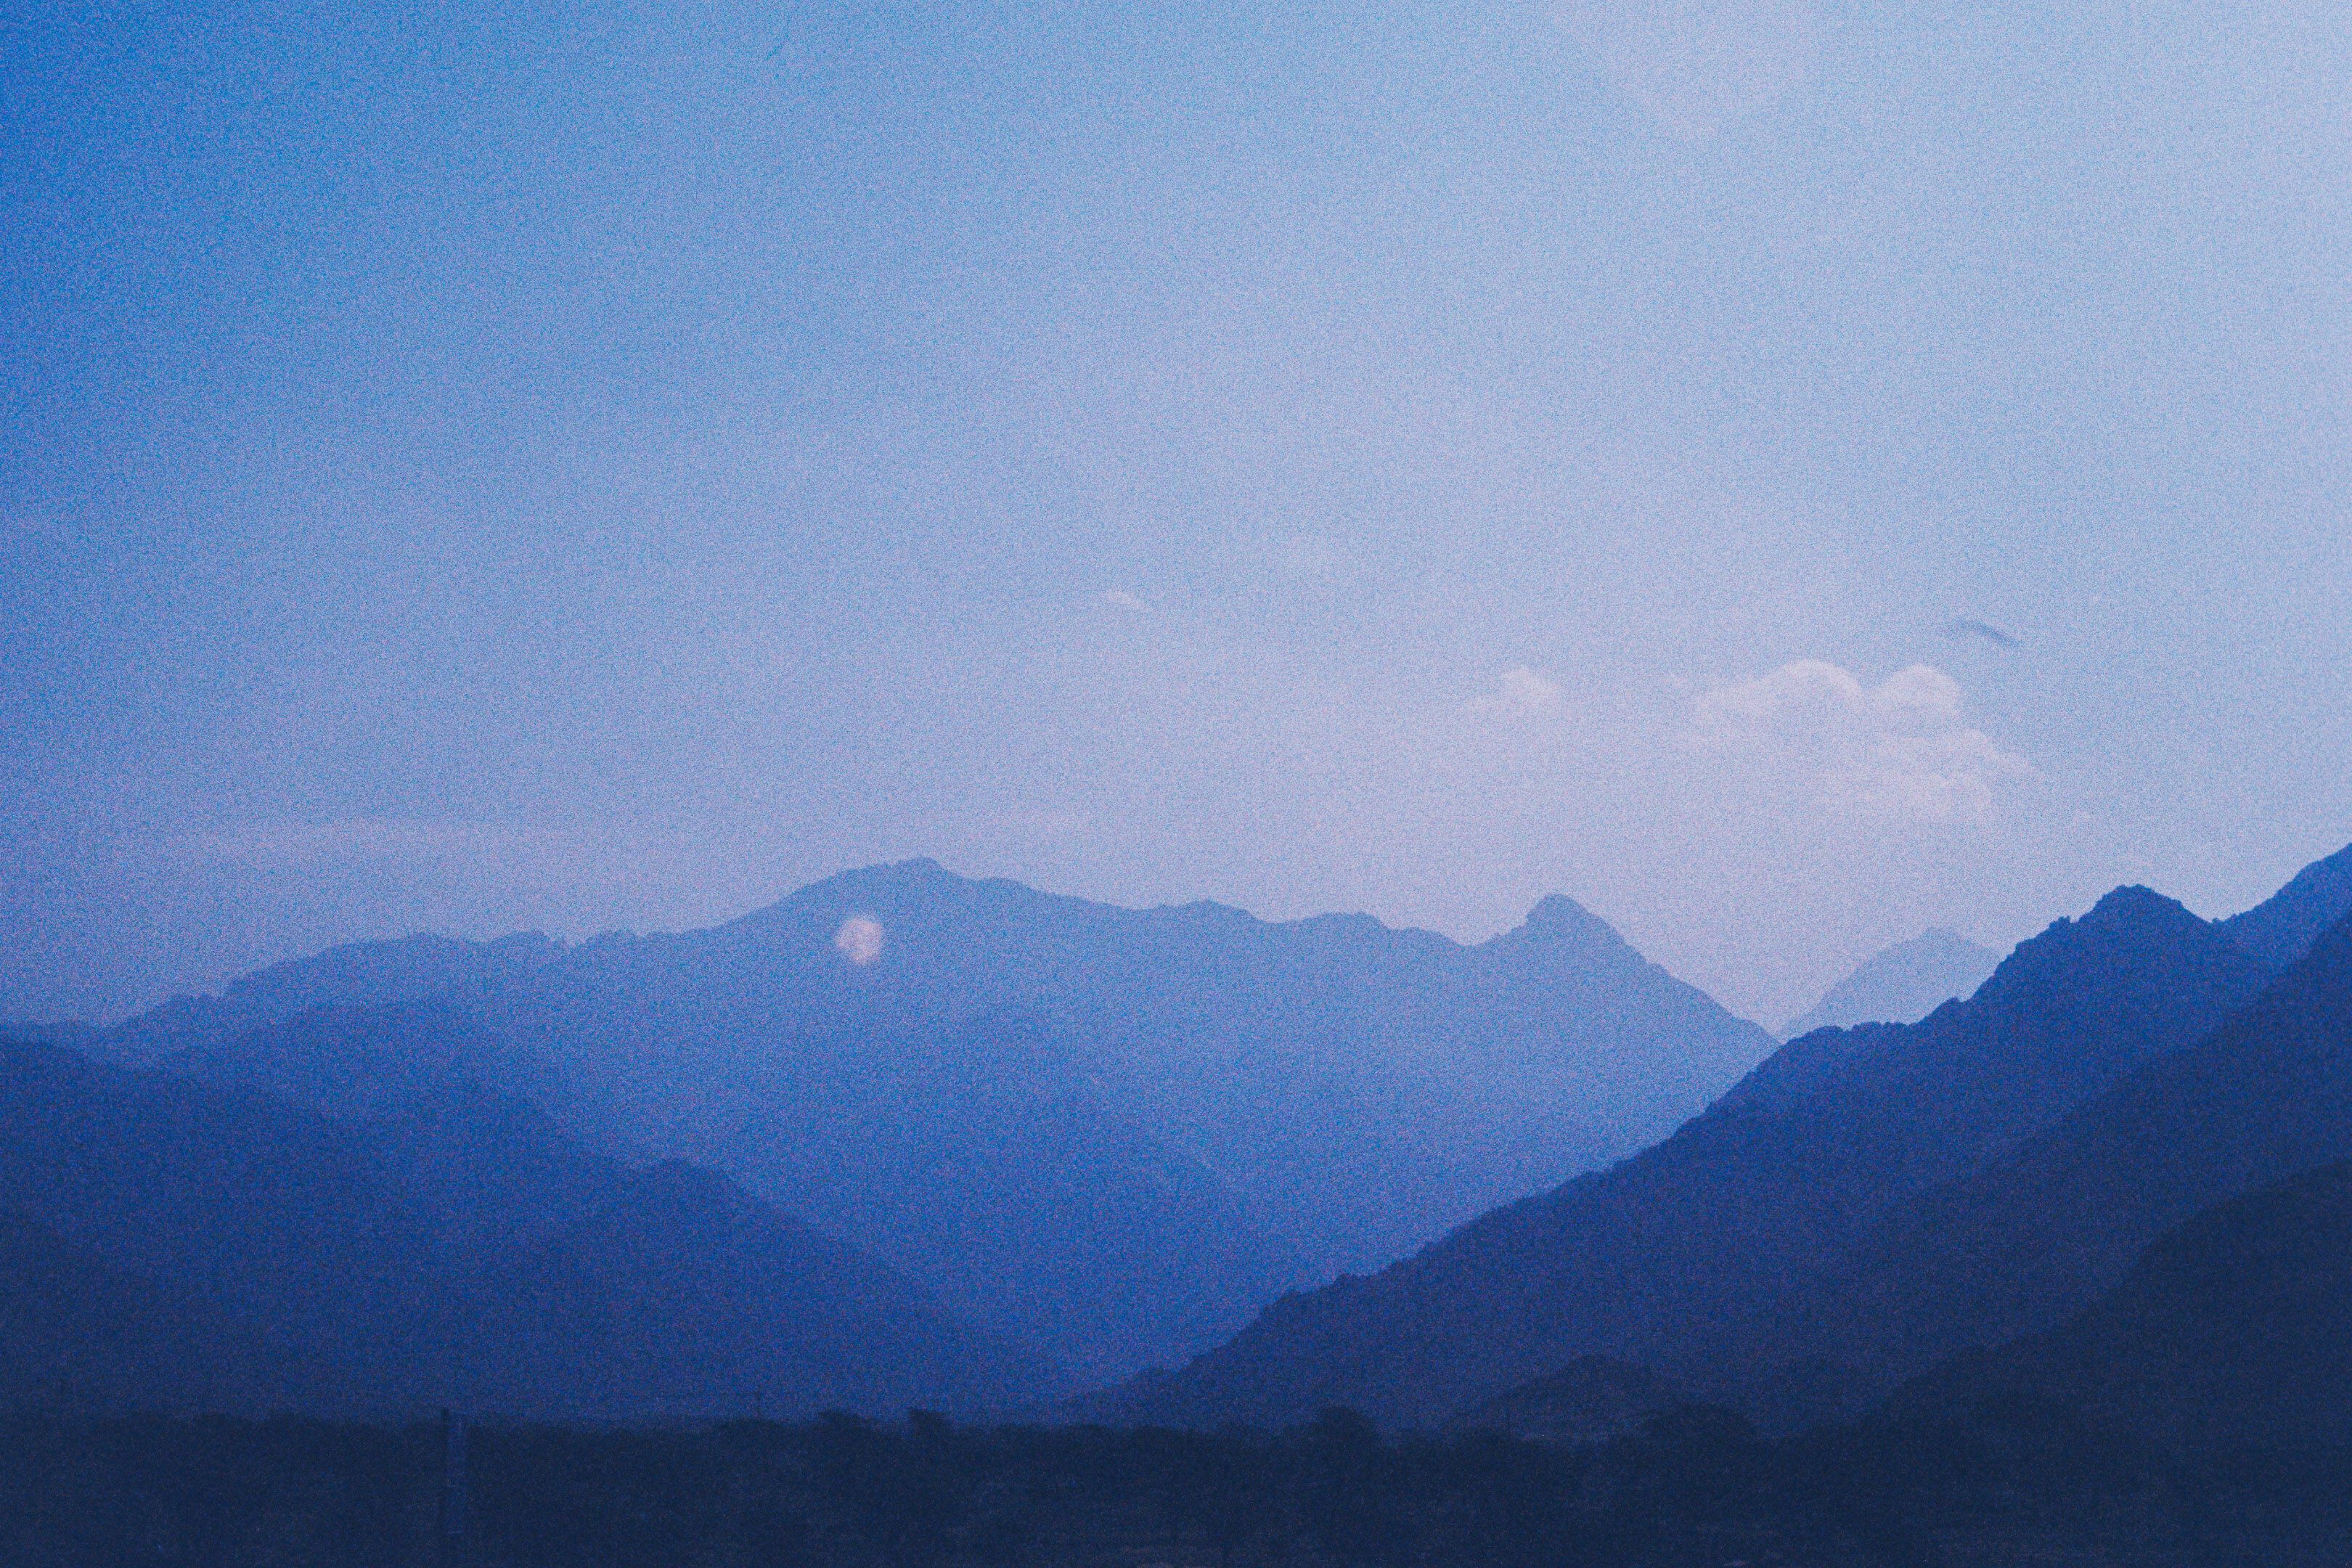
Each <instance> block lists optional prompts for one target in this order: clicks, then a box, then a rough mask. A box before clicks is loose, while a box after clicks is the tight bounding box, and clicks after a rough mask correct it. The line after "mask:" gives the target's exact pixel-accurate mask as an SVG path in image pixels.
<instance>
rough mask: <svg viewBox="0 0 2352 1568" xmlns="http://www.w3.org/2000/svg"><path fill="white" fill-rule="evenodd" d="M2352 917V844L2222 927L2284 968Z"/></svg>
mask: <svg viewBox="0 0 2352 1568" xmlns="http://www.w3.org/2000/svg"><path fill="white" fill-rule="evenodd" d="M2347 915H2352V845H2347V846H2346V847H2343V848H2341V849H2339V850H2337V851H2336V853H2335V854H2333V855H2330V856H2329V857H2327V858H2326V859H2325V860H2315V861H2313V862H2312V863H2311V864H2310V865H2308V866H2305V868H2303V869H2302V870H2300V871H2298V872H2296V873H2295V875H2294V880H2293V881H2291V882H2289V883H2288V884H2287V885H2286V886H2285V887H2284V888H2281V889H2279V890H2278V891H2277V892H2275V893H2273V894H2272V895H2271V896H2270V897H2269V898H2268V899H2265V900H2263V902H2261V903H2259V904H2257V905H2255V906H2254V907H2253V908H2252V909H2251V910H2246V911H2245V913H2243V914H2239V915H2232V916H2231V917H2230V918H2229V919H2228V920H2226V921H2222V922H2221V929H2222V930H2224V931H2228V932H2229V933H2230V936H2231V940H2232V941H2234V942H2237V944H2238V945H2239V946H2241V947H2242V948H2244V949H2245V950H2246V951H2247V952H2251V953H2252V954H2253V955H2254V956H2255V957H2257V958H2259V959H2261V960H2262V961H2263V963H2267V964H2269V965H2270V966H2271V967H2272V968H2273V969H2284V968H2285V967H2286V966H2287V965H2288V964H2290V963H2294V961H2295V960H2296V959H2298V958H2301V957H2302V956H2303V955H2304V954H2305V952H2309V951H2310V950H2311V944H2312V943H2313V942H2316V941H2317V940H2319V935H2320V933H2321V932H2322V931H2326V930H2327V929H2328V928H2329V927H2331V926H2333V925H2335V924H2336V922H2337V921H2341V920H2343V919H2344V918H2345V917H2346V916H2347Z"/></svg>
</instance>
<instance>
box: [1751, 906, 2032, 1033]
mask: <svg viewBox="0 0 2352 1568" xmlns="http://www.w3.org/2000/svg"><path fill="white" fill-rule="evenodd" d="M1999 966H2000V954H1999V953H1997V952H1992V951H1991V950H1990V949H1989V948H1982V947H1979V946H1978V945H1977V944H1976V943H1975V942H1970V941H1969V940H1968V939H1967V938H1966V937H1964V936H1961V935H1959V934H1958V932H1956V931H1941V930H1938V931H1925V932H1922V933H1921V934H1920V935H1918V936H1915V937H1913V938H1912V939H1911V940H1910V941H1909V942H1897V943H1896V944H1895V946H1893V947H1890V948H1888V949H1886V950H1885V952H1881V953H1878V954H1877V955H1876V956H1874V957H1873V958H1871V959H1869V960H1867V961H1866V962H1864V963H1863V965H1862V966H1861V967H1860V968H1858V969H1856V970H1855V971H1854V972H1853V973H1852V974H1849V975H1847V976H1846V977H1845V978H1844V979H1843V980H1841V981H1839V982H1838V983H1837V984H1835V985H1833V986H1832V987H1831V988H1830V989H1829V992H1828V993H1827V994H1825V995H1823V996H1822V999H1821V1000H1820V1001H1819V1002H1817V1003H1815V1004H1814V1005H1813V1006H1812V1008H1811V1011H1809V1012H1807V1013H1805V1014H1803V1015H1802V1016H1800V1017H1797V1018H1795V1019H1792V1020H1791V1021H1790V1024H1789V1026H1788V1027H1786V1028H1785V1029H1783V1030H1781V1031H1780V1033H1781V1037H1783V1038H1785V1039H1791V1040H1793V1039H1795V1038H1796V1037H1799V1036H1800V1035H1810V1034H1811V1033H1812V1032H1813V1031H1814V1030H1815V1029H1827V1028H1832V1027H1834V1028H1852V1027H1853V1026H1855V1025H1857V1024H1916V1023H1917V1022H1918V1021H1919V1020H1920V1019H1922V1018H1924V1017H1926V1016H1927V1015H1928V1014H1930V1013H1932V1012H1934V1011H1935V1010H1936V1009H1937V1007H1939V1006H1941V1005H1943V1004H1945V1003H1946V1002H1948V1001H1950V1000H1952V999H1953V998H1954V997H1957V996H1966V995H1968V994H1969V993H1970V992H1972V991H1974V990H1975V989H1976V988H1977V987H1978V986H1979V985H1981V984H1984V983H1985V981H1986V980H1987V979H1988V978H1990V976H1991V974H1992V972H1993V971H1994V970H1995V969H1996V968H1998V967H1999Z"/></svg>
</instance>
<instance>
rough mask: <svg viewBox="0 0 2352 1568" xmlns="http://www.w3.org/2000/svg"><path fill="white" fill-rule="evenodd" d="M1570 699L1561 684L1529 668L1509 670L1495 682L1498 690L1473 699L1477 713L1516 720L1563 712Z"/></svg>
mask: <svg viewBox="0 0 2352 1568" xmlns="http://www.w3.org/2000/svg"><path fill="white" fill-rule="evenodd" d="M1567 708H1568V699H1567V696H1566V694H1565V693H1563V692H1562V691H1561V690H1560V689H1559V682H1557V681H1554V680H1549V679H1546V678H1545V677H1543V676H1540V675H1538V674H1537V673H1536V672H1535V671H1534V670H1532V669H1529V668H1528V667H1527V666H1525V665H1520V666H1519V667H1518V668H1516V669H1507V670H1505V671H1503V673H1502V676H1501V678H1500V679H1497V680H1496V683H1495V689H1494V690H1492V691H1489V692H1486V694H1484V695H1483V696H1479V697H1475V698H1473V699H1471V700H1470V711H1472V712H1473V713H1499V714H1505V715H1509V716H1515V717H1531V716H1533V715H1536V714H1539V713H1559V712H1564V711H1566V710H1567Z"/></svg>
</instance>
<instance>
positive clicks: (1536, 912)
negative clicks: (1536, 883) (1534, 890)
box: [1518, 893, 1625, 947]
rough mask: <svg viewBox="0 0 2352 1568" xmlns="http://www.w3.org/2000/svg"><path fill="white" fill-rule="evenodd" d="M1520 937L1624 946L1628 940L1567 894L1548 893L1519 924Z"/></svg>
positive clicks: (1547, 940)
mask: <svg viewBox="0 0 2352 1568" xmlns="http://www.w3.org/2000/svg"><path fill="white" fill-rule="evenodd" d="M1518 934H1522V935H1526V936H1530V937H1537V938H1540V939H1541V940H1543V941H1546V942H1583V943H1588V944H1597V943H1605V944H1607V945H1609V946H1612V947H1616V946H1620V945H1622V943H1623V942H1624V941H1625V939H1624V938H1623V937H1622V936H1620V935H1618V934H1617V928H1616V927H1614V926H1612V925H1611V924H1610V923H1609V922H1608V921H1604V920H1602V919H1601V917H1600V916H1599V915H1596V914H1594V913H1593V912H1592V911H1591V910H1588V909H1586V908H1585V907H1584V906H1583V905H1582V904H1580V903H1578V902H1577V901H1576V900H1574V899H1571V898H1570V897H1569V896H1568V895H1567V894H1565V893H1547V894H1546V895H1544V897H1542V898H1541V899H1539V900H1537V901H1536V907H1535V908H1534V909H1531V910H1528V918H1527V919H1526V920H1524V921H1520V922H1519V932H1518Z"/></svg>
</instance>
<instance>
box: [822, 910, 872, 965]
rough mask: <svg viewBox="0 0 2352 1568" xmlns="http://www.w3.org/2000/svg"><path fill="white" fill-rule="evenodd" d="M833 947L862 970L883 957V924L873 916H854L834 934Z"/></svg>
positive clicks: (843, 923)
mask: <svg viewBox="0 0 2352 1568" xmlns="http://www.w3.org/2000/svg"><path fill="white" fill-rule="evenodd" d="M833 945H834V947H835V950H836V951H837V952H840V954H841V956H842V957H844V958H845V959H847V960H849V962H850V963H855V964H856V965H858V966H859V967H861V968H862V967H864V966H865V965H866V964H869V963H873V962H874V961H875V960H876V959H877V958H879V957H881V956H882V922H881V921H877V920H876V919H875V918H874V917H873V916H872V915H852V916H850V917H849V918H848V919H847V920H845V921H842V922H841V929H840V930H839V931H835V932H834V933H833Z"/></svg>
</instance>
